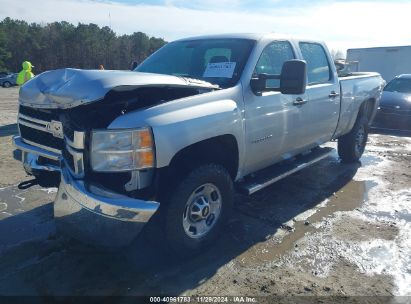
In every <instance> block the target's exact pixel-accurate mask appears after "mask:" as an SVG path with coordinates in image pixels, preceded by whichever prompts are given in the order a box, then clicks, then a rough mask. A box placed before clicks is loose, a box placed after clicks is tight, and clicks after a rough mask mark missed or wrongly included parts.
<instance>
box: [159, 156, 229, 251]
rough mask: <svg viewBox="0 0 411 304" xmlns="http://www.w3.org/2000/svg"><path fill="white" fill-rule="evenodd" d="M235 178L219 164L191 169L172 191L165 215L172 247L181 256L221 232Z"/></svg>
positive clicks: (201, 247)
mask: <svg viewBox="0 0 411 304" xmlns="http://www.w3.org/2000/svg"><path fill="white" fill-rule="evenodd" d="M233 193H234V188H233V182H232V179H231V177H230V175H229V174H228V172H227V170H226V169H225V168H224V167H222V166H220V165H216V164H208V165H203V166H200V167H198V168H196V169H194V170H193V171H191V172H190V173H189V174H188V175H187V176H186V177H185V178H184V179H183V180H182V181H181V182H180V183H179V184H178V185H177V187H176V188H175V190H174V191H173V192H172V194H171V196H170V199H169V201H168V203H167V204H166V208H167V209H166V212H165V218H164V224H165V225H164V229H165V230H164V232H165V237H166V241H167V243H168V245H169V247H170V248H171V249H172V250H173V251H174V252H175V253H176V254H177V255H179V256H180V257H188V256H192V255H194V254H196V253H199V252H201V251H202V250H204V249H205V248H206V247H208V246H209V245H210V244H211V243H212V242H213V241H214V240H215V239H216V237H217V236H219V235H220V233H221V230H222V226H223V225H224V224H225V223H226V221H227V219H228V217H229V213H230V212H231V209H232V205H233Z"/></svg>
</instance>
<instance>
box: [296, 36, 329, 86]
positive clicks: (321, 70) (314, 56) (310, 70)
mask: <svg viewBox="0 0 411 304" xmlns="http://www.w3.org/2000/svg"><path fill="white" fill-rule="evenodd" d="M299 46H300V50H301V54H302V56H303V59H304V60H305V61H306V62H307V76H308V85H316V84H321V83H327V82H329V81H330V80H332V72H331V68H330V63H329V61H328V57H327V54H326V52H325V50H324V48H323V46H322V45H321V44H319V43H313V42H300V43H299Z"/></svg>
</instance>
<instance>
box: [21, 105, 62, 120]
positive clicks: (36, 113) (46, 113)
mask: <svg viewBox="0 0 411 304" xmlns="http://www.w3.org/2000/svg"><path fill="white" fill-rule="evenodd" d="M19 113H20V114H23V115H26V116H29V117H33V118H36V119H40V120H44V121H52V120H57V121H58V120H59V115H58V112H57V110H45V109H44V110H43V109H33V108H29V107H25V106H20V107H19Z"/></svg>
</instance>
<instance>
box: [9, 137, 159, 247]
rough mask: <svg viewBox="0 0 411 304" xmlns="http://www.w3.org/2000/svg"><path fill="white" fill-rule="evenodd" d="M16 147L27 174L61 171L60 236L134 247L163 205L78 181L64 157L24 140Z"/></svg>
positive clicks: (58, 200) (58, 198) (17, 141)
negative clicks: (45, 161) (51, 162)
mask: <svg viewBox="0 0 411 304" xmlns="http://www.w3.org/2000/svg"><path fill="white" fill-rule="evenodd" d="M13 143H14V146H15V147H16V148H17V149H18V150H21V151H22V161H23V165H24V168H25V170H26V171H27V172H29V173H32V174H34V173H35V171H41V170H43V171H59V172H61V181H60V186H59V190H58V193H57V196H56V199H55V202H54V218H55V220H56V225H57V228H58V229H59V231H60V232H62V233H64V234H67V235H69V236H71V237H74V238H76V239H79V240H81V241H83V242H86V243H90V244H93V245H98V246H101V247H119V246H124V245H127V244H128V243H130V242H131V241H132V240H133V239H134V238H135V237H136V236H137V235H138V233H139V232H140V231H141V229H142V228H143V227H144V225H145V224H146V223H147V222H148V221H149V220H150V218H151V217H152V216H153V215H154V213H155V212H156V211H157V209H158V207H159V206H160V204H159V203H158V202H154V201H143V200H139V199H134V198H130V197H128V196H125V195H121V194H118V193H114V192H111V191H109V190H107V189H103V188H102V187H101V186H99V185H95V184H91V183H87V182H86V181H84V180H80V179H75V178H73V176H72V175H71V173H70V171H69V169H68V168H67V167H65V165H64V163H63V161H62V158H61V155H59V154H57V153H53V152H50V151H47V150H44V149H41V148H39V147H36V146H32V145H29V144H27V143H25V142H24V141H23V140H22V139H21V137H20V136H15V137H14V138H13ZM39 156H41V157H44V158H48V159H51V160H55V161H58V162H59V163H60V164H61V166H54V165H41V164H39V163H38V158H39Z"/></svg>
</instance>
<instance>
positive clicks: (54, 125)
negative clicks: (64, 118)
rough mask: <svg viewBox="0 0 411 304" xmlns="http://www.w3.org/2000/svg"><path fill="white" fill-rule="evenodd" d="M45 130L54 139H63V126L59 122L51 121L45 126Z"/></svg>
mask: <svg viewBox="0 0 411 304" xmlns="http://www.w3.org/2000/svg"><path fill="white" fill-rule="evenodd" d="M47 130H48V131H49V132H50V133H51V134H53V136H54V137H59V138H64V135H63V125H62V124H61V122H59V121H55V120H52V121H50V122H49V123H48V124H47Z"/></svg>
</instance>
